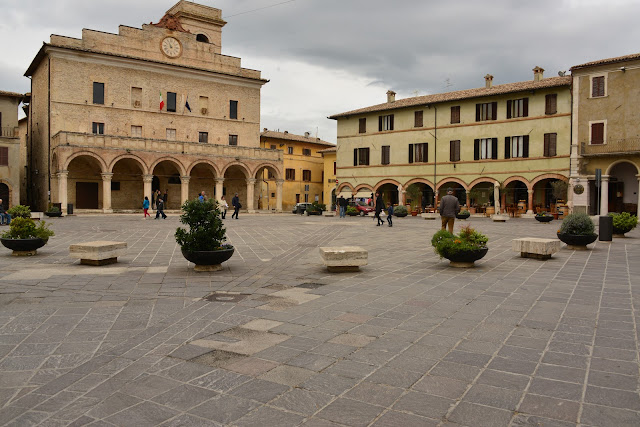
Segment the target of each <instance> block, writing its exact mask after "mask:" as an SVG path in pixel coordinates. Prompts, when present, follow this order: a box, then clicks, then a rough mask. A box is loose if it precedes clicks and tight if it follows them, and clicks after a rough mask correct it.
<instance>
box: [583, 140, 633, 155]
mask: <svg viewBox="0 0 640 427" xmlns="http://www.w3.org/2000/svg"><path fill="white" fill-rule="evenodd" d="M629 153H640V138H625V139H610V140H608V141H605V143H604V144H588V143H586V142H581V143H580V155H581V156H598V155H612V154H629Z"/></svg>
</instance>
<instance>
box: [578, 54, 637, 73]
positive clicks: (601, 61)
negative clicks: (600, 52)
mask: <svg viewBox="0 0 640 427" xmlns="http://www.w3.org/2000/svg"><path fill="white" fill-rule="evenodd" d="M633 59H640V53H633V54H631V55H625V56H617V57H615V58H607V59H599V60H597V61H591V62H587V63H585V64H580V65H574V66H573V67H571V68H570V70H575V69H578V68H586V67H593V66H595V65H604V64H614V63H616V62H623V61H631V60H633Z"/></svg>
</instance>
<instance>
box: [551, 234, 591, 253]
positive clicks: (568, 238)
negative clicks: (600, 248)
mask: <svg viewBox="0 0 640 427" xmlns="http://www.w3.org/2000/svg"><path fill="white" fill-rule="evenodd" d="M597 238H598V235H597V234H592V235H589V234H587V235H578V234H564V233H558V239H560V241H561V242H563V243H566V244H567V249H577V250H586V249H587V245H589V244H591V243H593V242H595V241H596V239H597Z"/></svg>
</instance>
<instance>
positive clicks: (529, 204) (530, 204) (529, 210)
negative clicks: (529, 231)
mask: <svg viewBox="0 0 640 427" xmlns="http://www.w3.org/2000/svg"><path fill="white" fill-rule="evenodd" d="M527 193H529V200H528V201H527V215H531V214H532V213H533V190H527Z"/></svg>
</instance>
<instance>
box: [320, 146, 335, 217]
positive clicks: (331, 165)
mask: <svg viewBox="0 0 640 427" xmlns="http://www.w3.org/2000/svg"><path fill="white" fill-rule="evenodd" d="M336 152H337V149H336V147H329V148H325V149H324V150H320V151H319V153H320V154H322V159H323V161H324V183H323V187H324V189H323V194H324V200H326V202H325V203H326V204H327V209H328V210H335V209H336V198H337V196H338V193H337V190H338V184H339V183H338V181H337V180H336V171H337V163H336Z"/></svg>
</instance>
